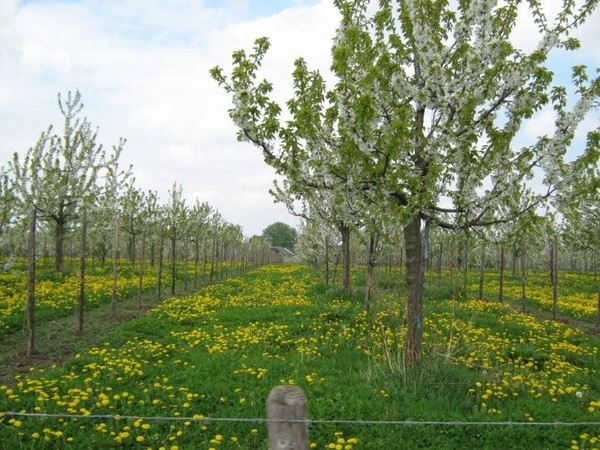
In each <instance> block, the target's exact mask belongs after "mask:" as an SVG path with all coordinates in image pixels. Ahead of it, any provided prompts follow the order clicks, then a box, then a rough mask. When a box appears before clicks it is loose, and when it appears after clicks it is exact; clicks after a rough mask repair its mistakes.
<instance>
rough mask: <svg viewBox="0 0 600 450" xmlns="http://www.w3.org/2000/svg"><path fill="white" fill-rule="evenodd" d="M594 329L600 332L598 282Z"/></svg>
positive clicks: (599, 288)
mask: <svg viewBox="0 0 600 450" xmlns="http://www.w3.org/2000/svg"><path fill="white" fill-rule="evenodd" d="M596 331H598V332H600V284H598V301H597V303H596Z"/></svg>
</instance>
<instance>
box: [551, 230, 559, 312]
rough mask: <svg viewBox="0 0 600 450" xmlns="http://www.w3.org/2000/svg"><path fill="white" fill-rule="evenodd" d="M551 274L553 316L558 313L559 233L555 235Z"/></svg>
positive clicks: (552, 248)
mask: <svg viewBox="0 0 600 450" xmlns="http://www.w3.org/2000/svg"><path fill="white" fill-rule="evenodd" d="M550 272H551V273H550V276H551V278H552V318H553V319H556V315H557V314H558V235H555V236H554V239H553V241H552V247H551V260H550Z"/></svg>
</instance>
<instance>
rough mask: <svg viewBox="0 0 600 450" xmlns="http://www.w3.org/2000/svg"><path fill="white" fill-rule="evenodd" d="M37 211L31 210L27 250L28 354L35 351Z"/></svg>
mask: <svg viewBox="0 0 600 450" xmlns="http://www.w3.org/2000/svg"><path fill="white" fill-rule="evenodd" d="M36 221H37V211H36V210H35V208H32V210H31V223H30V224H29V239H28V241H29V242H28V250H27V259H28V261H27V266H28V271H27V330H28V335H27V356H31V355H33V353H34V351H35V227H36Z"/></svg>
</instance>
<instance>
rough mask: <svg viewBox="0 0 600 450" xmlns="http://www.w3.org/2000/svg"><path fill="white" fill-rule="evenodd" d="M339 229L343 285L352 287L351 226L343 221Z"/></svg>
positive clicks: (348, 287)
mask: <svg viewBox="0 0 600 450" xmlns="http://www.w3.org/2000/svg"><path fill="white" fill-rule="evenodd" d="M338 229H339V230H340V233H341V235H342V287H343V288H344V289H350V227H349V226H348V225H346V223H344V222H342V221H341V222H340V223H339V225H338Z"/></svg>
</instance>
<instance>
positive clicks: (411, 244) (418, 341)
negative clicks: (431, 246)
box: [404, 218, 425, 366]
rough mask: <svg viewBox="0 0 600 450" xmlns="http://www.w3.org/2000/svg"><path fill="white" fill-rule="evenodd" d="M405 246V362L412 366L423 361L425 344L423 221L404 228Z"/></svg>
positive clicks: (417, 221) (414, 222) (411, 223)
mask: <svg viewBox="0 0 600 450" xmlns="http://www.w3.org/2000/svg"><path fill="white" fill-rule="evenodd" d="M404 246H405V251H406V263H405V267H406V284H407V288H408V298H407V302H406V320H407V326H408V336H407V339H406V352H405V355H404V357H405V362H406V364H407V365H408V366H412V365H414V364H415V363H417V362H418V361H419V360H420V359H421V345H422V342H423V276H424V267H425V258H424V253H423V247H422V242H421V219H420V218H415V219H413V220H412V221H411V222H409V223H408V224H407V225H406V226H405V227H404Z"/></svg>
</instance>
